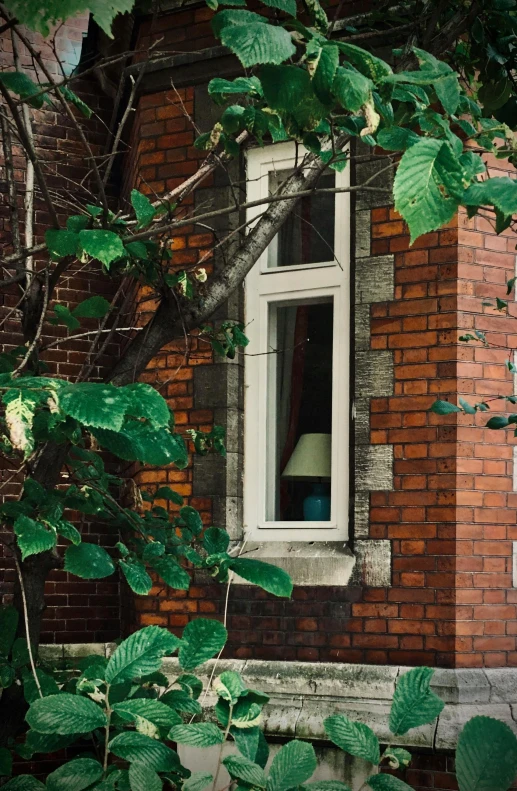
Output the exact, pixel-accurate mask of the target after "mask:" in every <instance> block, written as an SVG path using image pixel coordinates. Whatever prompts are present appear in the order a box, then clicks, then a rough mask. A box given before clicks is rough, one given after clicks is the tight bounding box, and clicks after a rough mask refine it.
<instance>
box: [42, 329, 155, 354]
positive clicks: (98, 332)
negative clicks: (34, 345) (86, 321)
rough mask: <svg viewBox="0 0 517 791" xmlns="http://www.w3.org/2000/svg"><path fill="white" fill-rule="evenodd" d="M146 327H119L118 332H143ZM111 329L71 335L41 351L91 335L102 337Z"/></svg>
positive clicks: (48, 344)
mask: <svg viewBox="0 0 517 791" xmlns="http://www.w3.org/2000/svg"><path fill="white" fill-rule="evenodd" d="M143 329H144V327H119V328H118V329H117V330H116V332H140V331H141V330H143ZM111 331H112V330H111V327H110V328H108V329H107V330H90V331H89V332H80V333H79V334H78V335H69V336H68V337H67V338H58V339H57V340H55V341H52V342H51V343H47V345H46V346H42V348H41V351H42V352H46V351H47V349H51V348H52V347H53V346H59V344H60V343H65V342H66V341H75V340H77V338H86V337H88V336H89V335H100V334H101V333H104V332H111Z"/></svg>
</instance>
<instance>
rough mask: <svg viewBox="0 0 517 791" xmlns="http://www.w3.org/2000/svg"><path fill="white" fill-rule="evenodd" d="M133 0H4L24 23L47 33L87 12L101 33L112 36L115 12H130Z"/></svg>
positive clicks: (14, 14) (44, 33) (45, 34)
mask: <svg viewBox="0 0 517 791" xmlns="http://www.w3.org/2000/svg"><path fill="white" fill-rule="evenodd" d="M134 2H135V0H110V2H109V3H106V2H103V0H48V1H46V2H45V3H44V4H42V3H37V2H34V0H7V2H6V7H7V8H8V9H9V11H10V12H11V13H12V14H13V16H15V17H16V18H17V19H18V20H19V21H20V22H21V23H22V24H23V25H27V26H28V27H30V28H32V29H33V30H37V31H38V32H39V33H43V35H44V36H47V35H48V34H49V32H50V28H51V27H52V26H53V25H55V24H56V23H57V22H60V21H64V20H66V19H68V18H69V17H74V16H76V15H77V14H82V13H84V12H85V11H89V12H90V13H91V14H93V18H94V19H95V21H96V22H97V24H98V25H99V27H101V28H102V29H103V30H104V32H105V33H106V34H107V35H108V36H111V24H112V22H113V19H114V18H115V16H116V15H117V14H124V13H126V12H128V11H131V9H132V8H133V5H134Z"/></svg>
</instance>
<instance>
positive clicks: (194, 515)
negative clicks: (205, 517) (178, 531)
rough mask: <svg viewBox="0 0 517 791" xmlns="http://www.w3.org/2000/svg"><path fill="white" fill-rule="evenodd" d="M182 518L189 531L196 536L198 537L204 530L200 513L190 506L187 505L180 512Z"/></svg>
mask: <svg viewBox="0 0 517 791" xmlns="http://www.w3.org/2000/svg"><path fill="white" fill-rule="evenodd" d="M180 517H181V518H182V519H183V521H184V522H185V524H186V525H187V527H188V529H189V530H191V531H192V532H193V533H194V535H195V536H198V535H199V534H200V532H201V531H202V529H203V522H202V521H201V517H200V515H199V512H198V511H196V509H195V508H192V506H190V505H185V506H184V507H183V508H182V509H181V510H180Z"/></svg>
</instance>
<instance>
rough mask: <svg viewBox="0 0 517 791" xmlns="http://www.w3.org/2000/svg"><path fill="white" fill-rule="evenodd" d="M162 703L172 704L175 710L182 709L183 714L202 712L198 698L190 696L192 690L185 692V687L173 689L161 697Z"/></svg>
mask: <svg viewBox="0 0 517 791" xmlns="http://www.w3.org/2000/svg"><path fill="white" fill-rule="evenodd" d="M160 700H161V701H162V703H165V704H166V705H167V706H170V707H171V709H174V711H180V712H182V713H183V714H201V712H202V709H201V705H200V704H199V703H198V701H197V700H194V699H193V698H192V697H191V696H190V692H185V690H184V689H171V690H170V692H166V693H165V695H162V697H161V698H160Z"/></svg>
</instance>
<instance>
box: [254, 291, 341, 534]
mask: <svg viewBox="0 0 517 791" xmlns="http://www.w3.org/2000/svg"><path fill="white" fill-rule="evenodd" d="M332 335H333V304H332V300H331V299H327V300H318V301H317V300H313V301H310V302H305V303H292V302H291V303H289V304H288V305H275V304H270V307H269V349H270V354H269V358H268V364H269V371H268V377H269V380H268V426H267V442H268V448H267V456H268V459H267V476H266V481H267V483H266V486H267V491H266V520H267V521H275V522H276V521H281V522H297V523H299V522H301V521H315V522H328V521H329V520H330V490H331V431H332Z"/></svg>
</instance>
